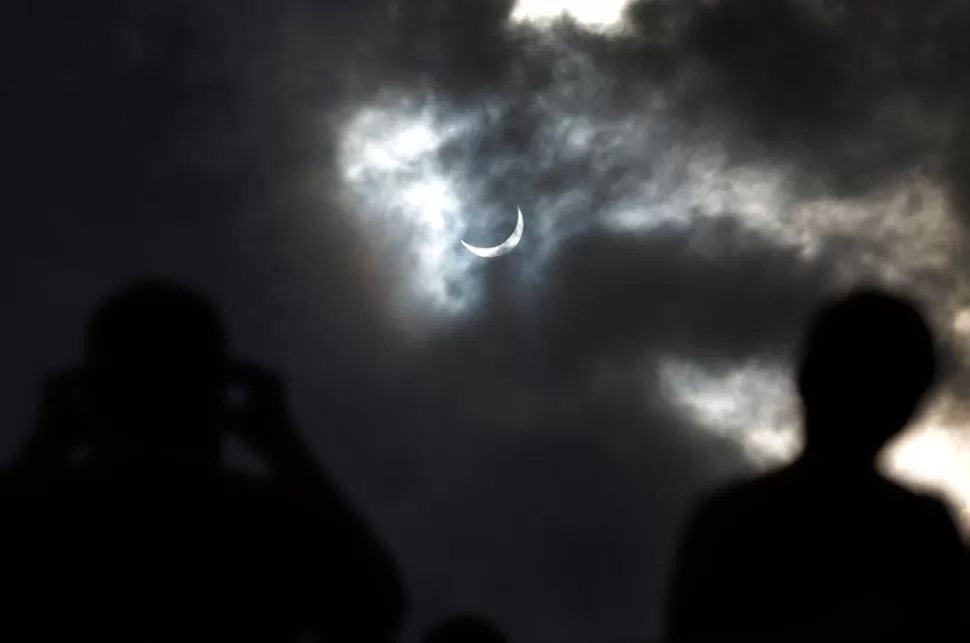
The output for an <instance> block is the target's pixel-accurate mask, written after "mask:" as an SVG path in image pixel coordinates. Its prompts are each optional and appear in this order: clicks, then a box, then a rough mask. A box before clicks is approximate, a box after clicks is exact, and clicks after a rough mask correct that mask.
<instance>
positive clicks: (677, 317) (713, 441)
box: [0, 0, 970, 643]
mask: <svg viewBox="0 0 970 643" xmlns="http://www.w3.org/2000/svg"><path fill="white" fill-rule="evenodd" d="M143 4H144V3H138V2H135V1H134V0H132V1H131V2H124V1H122V0H96V1H92V2H87V3H73V2H67V1H66V0H35V1H34V2H30V3H27V2H24V3H22V7H17V6H16V5H14V6H12V7H10V8H5V9H4V10H3V11H4V12H6V13H8V14H9V17H10V18H12V19H10V20H4V21H3V24H4V25H6V26H5V27H4V28H6V29H8V30H9V33H5V34H4V38H3V42H4V43H5V45H4V46H5V47H8V48H10V51H9V52H6V53H7V55H6V56H5V59H6V60H8V61H14V62H13V64H14V65H15V66H16V68H15V69H14V70H12V72H11V76H10V81H9V82H8V83H7V86H6V87H5V90H4V91H5V96H6V98H5V99H4V102H5V108H6V110H7V112H6V118H4V119H3V122H2V125H0V127H2V128H3V140H4V146H3V152H2V156H0V157H2V158H3V163H4V169H5V176H6V177H7V181H5V182H4V183H5V189H6V194H7V201H8V216H7V217H6V219H5V221H6V229H5V231H4V234H3V235H0V248H2V254H0V256H2V257H3V262H4V268H6V269H5V270H2V271H0V288H2V292H3V293H4V298H5V301H4V303H5V311H6V314H5V315H4V320H3V327H2V329H3V332H2V333H0V347H2V348H3V350H4V354H5V355H6V357H7V359H6V360H5V361H4V362H3V366H2V368H3V370H2V375H3V382H4V388H3V398H2V399H3V402H4V405H3V408H4V409H6V415H5V416H4V420H5V421H6V424H7V427H8V428H7V430H6V431H4V432H3V433H2V434H0V453H5V454H8V455H9V454H10V453H11V452H12V450H13V448H14V447H15V445H16V444H17V443H18V442H19V441H20V440H21V439H22V438H23V435H24V433H25V431H27V429H28V427H29V423H30V418H31V416H32V413H33V408H34V406H35V404H36V400H37V392H38V390H37V384H38V382H39V381H40V378H41V377H42V375H43V374H44V373H47V372H49V371H51V370H52V369H55V368H58V367H60V366H63V365H65V364H67V363H70V361H71V360H73V359H76V357H77V355H78V352H79V349H80V333H81V329H82V324H83V321H84V319H85V317H86V315H87V314H88V313H89V312H90V309H91V307H92V306H93V304H94V303H95V302H96V301H97V299H98V298H99V297H101V296H103V295H104V294H105V293H107V292H109V291H111V290H112V289H114V288H116V287H117V286H119V285H120V284H122V283H124V282H125V281H126V280H128V279H131V278H134V277H137V276H141V275H143V274H148V273H153V274H162V275H167V276H171V277H175V278H178V279H181V280H183V281H185V282H187V283H190V284H192V285H195V286H197V287H200V288H202V289H204V290H205V291H207V292H209V293H210V294H212V296H213V297H214V298H215V299H216V300H217V301H218V302H219V303H220V304H221V305H222V306H223V307H224V309H225V311H226V314H227V318H228V320H229V324H230V327H231V329H232V331H233V333H234V337H235V340H236V342H235V343H236V346H237V349H238V352H239V353H240V354H245V355H248V356H251V357H256V358H259V359H261V360H263V361H265V362H268V363H270V364H271V365H273V366H275V367H277V368H279V369H280V371H281V372H282V373H283V374H284V375H285V376H286V378H287V381H288V383H289V384H290V393H291V400H292V403H293V406H294V409H295V414H296V416H297V418H298V419H299V420H300V423H301V426H302V428H303V430H304V432H305V433H306V435H307V436H308V439H310V440H311V441H312V442H313V443H314V445H315V446H316V447H317V448H318V449H319V453H320V456H321V458H322V460H323V461H324V462H325V463H326V464H327V465H328V467H329V468H330V469H331V471H332V472H333V475H334V476H335V478H337V479H338V480H339V481H340V482H341V483H343V484H344V485H345V486H346V488H347V490H348V493H349V494H350V495H351V496H352V497H353V498H355V499H356V500H357V501H358V502H359V503H360V504H361V507H362V509H363V511H364V512H365V513H366V514H367V516H368V517H369V518H370V519H371V520H372V521H373V523H374V524H375V526H376V527H377V528H378V529H379V530H380V532H381V533H382V534H383V535H384V537H385V538H386V540H387V542H388V543H389V546H390V547H391V548H392V549H393V551H394V552H395V553H396V554H397V556H398V558H399V560H400V562H401V565H402V568H403V570H404V573H405V575H406V578H407V581H408V585H409V588H410V591H411V596H412V600H413V607H414V610H413V618H412V621H411V628H410V631H411V632H414V631H418V630H420V629H422V628H423V627H425V626H426V625H427V624H428V623H429V622H430V621H431V620H433V619H435V618H437V617H440V616H442V615H444V614H446V613H449V612H453V611H479V612H483V613H485V614H487V615H490V616H492V617H493V618H495V619H496V620H497V621H498V622H499V623H500V624H501V625H502V626H503V627H504V628H505V629H506V630H507V631H508V632H509V633H510V635H511V636H512V638H513V640H514V641H521V642H522V643H546V642H548V643H570V642H572V641H575V642H577V643H580V642H582V643H588V642H590V641H602V642H603V643H612V642H614V641H615V642H617V643H620V642H623V641H627V640H636V639H637V638H638V637H639V638H650V637H654V636H656V635H657V634H658V632H659V627H660V620H659V617H660V611H659V610H660V606H661V599H662V593H663V587H664V585H665V583H666V574H667V566H668V564H669V556H670V553H671V548H672V547H673V546H674V544H675V542H676V536H677V530H678V529H679V526H680V522H681V520H682V519H683V518H684V516H685V511H686V510H687V508H688V506H689V503H690V501H691V500H692V499H694V498H696V495H697V494H698V493H700V492H702V491H704V490H706V489H709V488H711V486H712V485H714V484H717V483H718V482H720V481H723V480H726V479H728V478H729V477H731V476H736V475H744V474H746V473H750V472H754V471H757V470H761V469H763V468H765V467H769V466H773V465H775V464H777V463H779V462H783V461H784V460H785V459H786V458H789V457H791V456H792V455H793V454H794V453H796V452H797V449H798V436H797V431H796V429H797V409H796V408H795V406H794V404H793V400H792V397H791V395H792V392H791V387H790V385H789V384H788V376H789V374H790V359H791V355H792V348H793V342H794V340H796V339H797V337H798V334H799V332H800V330H801V327H802V324H803V323H804V321H805V319H806V315H807V314H808V313H809V312H810V311H811V310H812V308H813V306H814V305H815V304H816V303H817V302H818V301H819V299H820V297H822V296H823V295H825V294H827V293H829V292H831V291H833V290H834V289H839V288H844V287H846V286H848V285H850V284H852V283H854V282H857V281H860V280H876V281H879V282H883V283H886V284H888V285H891V286H893V287H895V288H899V289H901V290H904V291H906V292H909V293H911V294H913V295H914V296H916V297H917V298H918V299H919V300H920V301H921V302H923V303H924V304H925V305H926V306H927V310H928V311H930V312H931V314H932V317H933V322H934V324H936V327H937V329H938V331H939V333H940V337H941V340H942V341H943V342H945V343H946V345H947V347H948V356H949V357H950V358H951V359H950V363H949V364H948V369H949V370H948V379H947V382H946V383H945V384H944V385H943V386H942V387H941V390H940V394H939V396H938V399H936V400H935V401H934V403H933V404H932V405H930V406H929V407H928V409H927V413H926V417H925V418H924V419H923V420H922V421H921V423H920V425H919V426H918V427H916V428H915V429H914V430H913V432H911V433H910V434H909V435H907V436H906V437H905V438H904V439H903V440H902V441H901V442H900V443H899V444H898V445H895V447H894V448H893V449H891V450H890V452H889V453H887V462H886V465H887V468H888V469H890V470H891V471H894V472H895V474H896V475H898V476H900V477H901V478H902V479H904V480H906V481H909V482H911V483H927V484H930V485H931V486H934V487H935V488H937V489H939V490H941V491H942V492H944V493H945V494H947V496H948V497H949V499H950V500H951V501H952V502H953V503H954V505H953V506H954V511H955V515H957V514H959V513H961V512H970V473H968V472H970V439H968V437H967V434H966V431H965V430H964V429H963V428H962V424H963V422H962V420H963V418H964V417H965V411H964V408H965V406H966V402H967V397H968V396H967V394H966V393H965V392H964V391H966V390H967V385H968V384H970V378H968V376H967V369H966V357H967V349H966V348H965V345H966V341H967V340H968V339H970V287H968V285H970V284H968V279H967V275H968V272H967V269H968V267H970V265H968V263H970V262H968V259H967V257H968V256H970V255H968V254H967V249H968V244H967V238H966V226H967V223H968V222H970V217H968V215H967V212H966V208H967V206H968V205H970V191H967V189H966V186H967V185H970V181H968V179H970V165H968V163H967V161H968V158H967V155H966V152H965V151H964V150H965V149H966V147H967V144H968V143H970V126H968V125H967V124H966V119H965V114H967V113H968V112H967V110H968V108H970V104H968V103H970V82H968V78H967V77H966V72H965V69H968V68H970V67H968V66H967V64H968V63H970V41H968V40H967V38H966V37H965V34H966V29H967V28H968V27H970V24H968V23H970V7H965V6H964V4H965V3H962V2H960V1H959V0H953V1H948V0H925V1H924V2H921V3H912V2H909V1H908V0H883V1H881V2H879V3H874V2H871V1H869V0H852V1H835V0H831V1H829V0H819V1H815V2H812V1H809V0H803V1H795V0H791V1H790V2H784V1H782V0H746V1H727V0H721V1H716V0H709V1H703V2H702V1H700V0H682V1H679V2H678V1H675V0H644V1H641V2H634V3H628V2H621V1H613V0H590V1H588V2H586V1H582V0H573V1H572V2H569V1H561V2H553V1H548V2H543V1H541V0H522V1H520V2H518V3H514V2H511V1H505V2H502V1H496V0H462V2H455V1H454V0H397V1H394V0H384V1H379V0H355V1H354V2H346V3H345V2H338V1H337V0H333V1H331V2H325V1H322V0H321V1H317V2H311V1H310V0H276V1H273V2H270V1H265V2H262V1H257V0H245V1H242V2H240V1H238V0H234V1H232V2H230V1H229V0H224V1H222V0H214V1H210V2H188V1H179V0H167V1H165V2H158V3H154V5H153V8H151V9H146V8H144V7H143V6H142V5H143ZM516 208H521V209H522V212H523V216H524V220H525V234H524V237H523V240H522V243H521V244H520V245H519V246H518V248H517V249H516V250H515V251H514V252H512V253H510V254H509V255H507V256H505V257H501V258H498V259H494V260H483V259H480V258H478V257H475V256H473V255H471V254H470V253H468V252H467V251H466V250H465V249H464V248H463V247H462V246H461V244H460V241H461V240H462V239H465V240H466V241H468V242H469V243H472V244H476V245H490V244H495V243H498V242H500V241H501V240H502V239H504V238H505V237H506V236H507V235H508V234H509V233H510V232H511V230H512V228H513V227H514V225H515V221H516ZM965 524H966V526H967V527H968V528H970V519H967V520H966V521H965Z"/></svg>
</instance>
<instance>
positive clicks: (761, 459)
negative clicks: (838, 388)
mask: <svg viewBox="0 0 970 643" xmlns="http://www.w3.org/2000/svg"><path fill="white" fill-rule="evenodd" d="M659 372H660V381H661V386H662V387H663V392H664V394H665V399H666V400H667V401H669V402H671V403H672V404H674V406H676V407H677V408H680V409H681V410H682V411H683V412H685V413H686V414H687V416H688V417H690V418H691V420H693V421H694V422H695V423H696V424H697V425H698V426H700V427H702V428H703V429H704V430H706V431H708V432H710V433H711V434H712V435H716V436H719V437H723V438H727V439H730V440H731V441H733V442H736V443H738V444H739V445H740V446H741V448H742V449H743V450H744V452H745V454H746V455H747V456H748V458H749V459H750V460H751V462H752V463H753V464H754V465H756V466H759V467H769V466H774V465H777V464H779V463H782V462H785V461H787V460H790V459H791V458H793V457H794V456H795V455H797V453H798V451H799V449H800V448H801V436H800V434H799V433H798V431H797V430H796V426H797V424H796V419H797V406H796V404H795V397H794V390H793V388H792V385H791V383H790V381H791V377H790V374H789V373H788V372H786V371H785V370H784V369H782V368H780V367H777V366H774V365H770V364H762V363H758V362H752V363H750V364H745V365H743V366H740V367H735V368H732V369H730V370H728V371H725V372H721V373H714V372H711V371H710V370H708V369H705V368H702V367H701V366H699V365H696V364H692V363H690V362H686V361H682V360H679V359H676V358H667V359H664V360H662V361H661V362H660V366H659Z"/></svg>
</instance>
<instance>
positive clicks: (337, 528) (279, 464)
mask: <svg viewBox="0 0 970 643" xmlns="http://www.w3.org/2000/svg"><path fill="white" fill-rule="evenodd" d="M235 379H236V381H237V382H238V383H240V384H242V386H243V389H244V390H245V391H246V395H247V398H248V399H247V402H246V404H245V409H244V411H243V412H242V413H240V414H239V415H237V417H236V418H235V420H234V422H233V424H232V430H233V432H234V434H235V435H236V436H237V437H238V438H239V439H240V440H242V441H243V442H244V443H245V444H246V445H247V446H248V447H249V448H250V449H252V450H253V451H254V452H255V453H256V454H257V455H259V456H261V457H262V458H263V459H264V460H265V461H266V463H267V464H268V465H269V467H270V474H271V477H272V478H273V480H274V481H275V482H276V483H277V484H278V485H279V486H280V488H281V489H283V490H284V493H285V494H286V496H287V498H288V499H289V500H288V501H289V502H290V503H291V509H293V510H294V515H296V516H298V523H299V525H298V526H297V527H296V529H295V531H296V532H297V533H298V534H300V544H299V545H298V548H299V550H300V551H301V552H303V562H302V563H301V567H302V568H303V569H304V572H305V573H306V575H307V576H308V578H307V586H308V587H311V586H314V585H326V586H328V587H329V590H328V591H325V592H322V593H321V595H320V597H322V601H321V602H318V603H314V602H313V601H314V597H313V596H311V597H309V599H310V603H309V604H310V605H311V606H312V605H314V604H315V605H316V607H311V608H310V614H309V617H308V618H309V619H310V621H311V622H312V623H313V632H314V639H313V640H314V641H315V642H316V641H320V642H324V641H326V642H328V643H329V642H330V641H333V642H335V643H344V642H345V641H346V642H347V643H355V642H357V641H360V642H361V643H365V642H366V643H385V642H387V643H390V642H391V641H394V640H396V639H397V637H398V634H399V631H400V628H401V624H402V621H403V618H404V612H405V593H404V589H403V584H402V582H401V579H400V575H399V572H398V569H397V566H396V564H395V563H394V561H393V559H392V557H391V556H390V554H389V552H388V551H387V550H386V549H385V548H384V546H383V545H382V544H381V543H380V542H379V540H378V538H377V537H376V536H375V535H374V534H373V532H372V530H371V529H370V527H369V526H368V525H367V524H366V521H364V520H363V519H362V518H361V517H360V516H359V515H358V514H357V512H355V511H354V510H353V507H352V504H351V503H350V502H349V500H348V499H347V498H346V497H345V496H344V494H343V493H342V492H341V491H340V489H339V488H338V487H337V485H336V484H334V483H333V481H332V480H331V479H330V477H329V476H328V475H327V473H326V471H325V470H324V469H323V467H322V466H320V464H319V463H318V461H317V459H316V458H315V457H314V455H313V452H312V450H311V449H310V448H309V446H308V445H307V444H306V443H305V442H304V441H303V440H302V439H301V437H300V436H299V434H298V432H297V431H296V428H295V426H294V424H293V422H292V421H291V418H290V414H289V409H288V408H287V404H286V399H285V394H284V389H283V386H282V383H281V382H280V380H279V379H278V378H277V377H276V376H275V375H274V374H273V373H272V372H271V371H269V370H267V369H264V368H262V367H259V366H255V365H251V364H244V365H240V366H238V367H237V368H236V371H235ZM335 585H336V586H338V587H339V588H340V591H339V592H337V593H333V592H332V591H331V590H332V589H333V587H334V586H335ZM311 593H312V592H311ZM320 597H317V598H320Z"/></svg>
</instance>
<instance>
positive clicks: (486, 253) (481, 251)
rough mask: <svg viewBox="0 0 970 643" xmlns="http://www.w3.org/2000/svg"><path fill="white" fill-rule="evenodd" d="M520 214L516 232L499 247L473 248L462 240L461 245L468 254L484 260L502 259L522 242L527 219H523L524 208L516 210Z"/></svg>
mask: <svg viewBox="0 0 970 643" xmlns="http://www.w3.org/2000/svg"><path fill="white" fill-rule="evenodd" d="M516 210H518V213H519V220H518V222H517V223H516V224H515V230H513V231H512V234H511V235H510V236H509V238H508V239H506V240H505V241H503V242H502V243H500V244H498V245H497V246H491V247H488V248H483V247H481V246H473V245H471V244H469V243H465V241H464V240H462V242H461V245H463V246H465V248H466V249H467V250H468V252H470V253H472V254H473V255H476V256H479V257H482V258H483V259H494V258H495V257H501V256H502V255H507V254H508V253H510V252H512V251H513V250H515V247H516V246H517V245H519V242H520V241H522V235H523V233H524V232H525V219H524V218H523V217H522V208H516Z"/></svg>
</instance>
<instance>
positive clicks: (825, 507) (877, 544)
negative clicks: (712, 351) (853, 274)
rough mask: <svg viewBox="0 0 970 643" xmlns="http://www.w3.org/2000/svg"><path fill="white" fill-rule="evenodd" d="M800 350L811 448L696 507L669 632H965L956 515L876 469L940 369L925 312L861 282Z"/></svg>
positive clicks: (889, 635)
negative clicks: (864, 287) (877, 460)
mask: <svg viewBox="0 0 970 643" xmlns="http://www.w3.org/2000/svg"><path fill="white" fill-rule="evenodd" d="M802 351H803V352H802V356H801V363H800V365H799V370H798V388H799V392H800V394H801V398H802V403H803V416H804V417H803V419H804V429H805V450H804V453H803V455H802V456H801V458H800V459H798V460H797V461H796V462H795V463H794V464H792V465H791V466H788V467H787V468H784V469H782V470H780V471H778V472H775V473H772V474H770V475H767V476H765V477H763V478H761V479H759V480H755V481H752V482H747V483H744V484H740V485H738V486H735V487H734V488H731V489H729V490H727V491H726V492H723V493H720V494H716V495H715V496H713V497H712V498H710V499H709V500H707V501H706V502H705V503H702V505H701V506H700V508H699V509H698V510H697V511H696V513H695V515H694V516H693V519H692V521H691V522H690V525H689V528H688V530H687V533H686V538H685V541H684V543H683V544H682V549H681V552H680V556H679V558H678V561H677V566H676V568H675V570H674V574H675V577H674V582H673V585H672V588H671V593H670V596H669V601H670V604H669V608H668V622H667V628H668V637H669V639H670V640H671V641H685V640H687V641H726V640H738V641H742V640H744V641H752V640H758V641H768V640H771V641H793V640H794V641H862V640H911V641H922V640H926V641H931V640H941V639H960V640H963V639H964V638H965V637H966V636H967V635H968V634H967V630H966V624H965V619H963V618H962V611H963V610H965V609H967V608H968V607H970V606H968V605H966V604H965V603H964V601H965V598H966V595H965V589H964V586H965V580H964V562H963V561H964V555H965V554H964V550H963V547H962V543H961V541H960V538H959V536H958V532H957V530H956V528H955V527H954V524H953V521H952V520H951V518H950V516H949V515H948V512H947V510H946V509H945V508H944V506H943V505H942V504H941V503H940V502H938V501H937V500H935V499H933V498H931V497H929V496H926V495H917V494H914V493H911V492H909V491H906V490H904V489H903V488H901V487H899V486H897V485H895V484H893V483H892V482H890V481H888V480H886V479H885V478H883V477H881V476H880V475H879V474H878V473H877V471H876V469H875V458H876V456H877V454H878V453H879V452H880V450H881V449H882V448H883V446H884V445H886V444H887V443H888V442H889V441H890V440H891V439H892V438H893V437H894V436H896V435H897V434H898V433H900V431H901V430H902V429H903V428H904V427H905V426H906V425H907V424H908V422H909V421H910V419H911V418H912V416H913V415H914V413H915V412H916V411H917V410H918V408H919V405H920V402H921V400H922V399H923V398H924V396H925V394H926V393H927V392H928V391H929V390H930V388H931V386H932V384H933V383H934V379H935V375H936V359H935V348H934V342H933V338H932V336H931V333H930V331H929V329H928V327H927V325H926V323H925V322H924V320H923V318H922V317H921V315H920V314H919V313H918V312H917V310H916V309H915V308H914V307H913V306H912V305H910V304H909V303H907V302H906V301H904V300H902V299H899V298H897V297H895V296H890V295H888V294H882V293H879V292H877V291H871V290H858V291H856V292H853V293H851V294H849V295H848V296H846V297H844V298H842V299H840V300H838V301H835V302H832V303H831V304H829V305H827V306H826V307H825V308H824V309H823V310H822V311H821V312H820V314H819V315H818V316H817V317H816V319H815V320H814V322H813V323H812V324H811V326H810V328H809V331H808V333H807V336H806V338H805V340H804V345H803V348H802Z"/></svg>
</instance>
